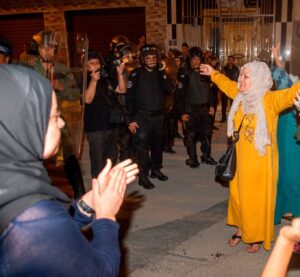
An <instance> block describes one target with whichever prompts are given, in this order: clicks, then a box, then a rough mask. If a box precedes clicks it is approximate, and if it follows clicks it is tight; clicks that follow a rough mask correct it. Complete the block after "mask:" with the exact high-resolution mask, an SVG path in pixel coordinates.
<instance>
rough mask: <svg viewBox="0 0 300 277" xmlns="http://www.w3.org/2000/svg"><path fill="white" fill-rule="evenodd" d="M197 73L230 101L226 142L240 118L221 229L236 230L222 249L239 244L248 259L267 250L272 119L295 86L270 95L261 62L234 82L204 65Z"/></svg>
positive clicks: (274, 160)
mask: <svg viewBox="0 0 300 277" xmlns="http://www.w3.org/2000/svg"><path fill="white" fill-rule="evenodd" d="M200 70H201V73H202V74H204V75H210V76H211V79H212V81H213V82H214V83H215V84H217V86H218V87H219V88H220V89H221V90H222V91H223V92H224V93H225V94H226V95H227V96H229V97H230V98H232V99H234V101H233V103H232V106H231V109H230V112H229V116H228V130H227V135H228V136H232V134H233V131H234V130H236V129H237V128H238V127H239V125H240V123H241V121H242V119H243V117H244V115H245V118H244V121H243V122H242V128H241V130H240V139H239V141H238V142H237V145H236V151H237V152H236V153H237V168H236V174H235V177H234V178H233V180H232V181H231V182H230V190H229V203H228V218H227V224H228V225H233V226H236V227H237V228H238V230H237V232H236V233H235V234H234V235H233V236H232V238H231V239H230V240H229V241H228V243H229V245H230V246H236V245H237V244H239V243H240V241H241V240H242V241H243V242H244V243H247V244H248V246H247V251H248V252H249V253H255V252H257V251H259V249H260V248H261V245H262V243H263V246H264V248H265V249H266V250H269V249H270V244H271V241H272V240H273V239H274V209H275V199H276V182H277V177H278V150H277V141H276V130H277V119H278V114H279V113H280V112H281V111H283V110H284V109H286V108H288V107H290V106H292V105H293V103H294V98H295V96H296V93H297V91H298V90H299V89H300V82H298V83H296V84H295V85H293V86H292V87H291V88H289V89H284V90H278V91H275V92H274V91H272V92H270V89H271V87H272V78H271V74H270V70H269V68H268V66H267V65H266V64H265V63H263V62H250V63H247V64H245V65H244V66H243V67H242V69H241V72H240V76H239V79H238V82H235V81H231V80H230V79H228V78H227V77H226V76H225V75H223V74H221V73H219V72H218V71H215V70H214V69H213V68H212V67H211V66H209V65H206V64H203V65H201V66H200Z"/></svg>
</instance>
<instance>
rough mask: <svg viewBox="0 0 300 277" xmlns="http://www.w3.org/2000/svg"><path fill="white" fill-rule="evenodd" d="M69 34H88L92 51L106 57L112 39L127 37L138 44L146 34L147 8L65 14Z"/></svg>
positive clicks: (70, 12)
mask: <svg viewBox="0 0 300 277" xmlns="http://www.w3.org/2000/svg"><path fill="white" fill-rule="evenodd" d="M65 18H66V22H67V28H68V31H69V32H80V33H86V34H87V36H88V39H89V45H90V47H89V48H90V49H94V50H96V51H100V52H102V54H103V55H106V54H107V53H108V51H109V44H110V41H111V39H112V38H113V37H114V36H116V35H125V36H127V37H128V38H129V40H130V41H131V42H134V43H137V42H138V38H139V37H140V36H141V35H145V34H146V22H145V20H146V19H145V8H121V9H119V8H118V9H97V10H82V11H69V12H66V13H65Z"/></svg>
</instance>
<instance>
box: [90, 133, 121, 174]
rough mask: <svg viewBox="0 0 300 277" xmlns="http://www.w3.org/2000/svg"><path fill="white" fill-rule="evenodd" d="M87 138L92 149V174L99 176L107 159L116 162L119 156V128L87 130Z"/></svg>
mask: <svg viewBox="0 0 300 277" xmlns="http://www.w3.org/2000/svg"><path fill="white" fill-rule="evenodd" d="M86 138H87V141H88V144H89V149H90V151H89V152H90V161H91V175H92V178H97V176H98V174H99V173H100V171H101V170H102V169H103V168H104V167H105V165H106V159H111V161H112V163H113V164H115V163H116V162H117V158H118V148H117V140H118V129H117V128H114V129H111V130H105V131H96V132H87V133H86Z"/></svg>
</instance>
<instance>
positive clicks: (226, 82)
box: [210, 70, 238, 99]
mask: <svg viewBox="0 0 300 277" xmlns="http://www.w3.org/2000/svg"><path fill="white" fill-rule="evenodd" d="M210 77H211V80H212V81H213V82H214V83H215V84H216V85H217V86H218V87H219V89H220V90H221V91H222V92H224V93H225V94H226V95H227V96H228V97H230V98H232V99H234V98H235V96H236V95H237V93H238V86H237V82H235V81H231V80H230V79H229V78H227V77H226V76H225V75H224V74H222V73H220V72H219V71H216V70H215V71H213V73H212V74H211V76H210Z"/></svg>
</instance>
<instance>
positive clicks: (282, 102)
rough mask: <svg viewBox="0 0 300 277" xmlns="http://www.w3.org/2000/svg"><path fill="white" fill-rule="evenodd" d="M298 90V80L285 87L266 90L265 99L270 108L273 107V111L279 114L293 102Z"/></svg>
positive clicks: (299, 87) (299, 89) (299, 86)
mask: <svg viewBox="0 0 300 277" xmlns="http://www.w3.org/2000/svg"><path fill="white" fill-rule="evenodd" d="M298 91H299V92H300V82H298V83H296V84H294V85H293V86H291V87H290V88H287V89H282V90H276V91H270V92H268V93H267V94H266V101H267V103H268V104H269V105H270V108H271V109H273V112H274V113H275V114H279V113H280V112H282V111H284V110H285V109H287V108H289V107H291V106H292V105H293V104H294V98H295V97H296V92H298Z"/></svg>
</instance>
